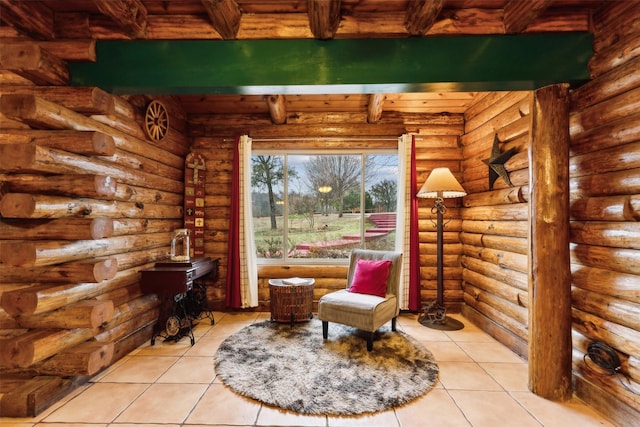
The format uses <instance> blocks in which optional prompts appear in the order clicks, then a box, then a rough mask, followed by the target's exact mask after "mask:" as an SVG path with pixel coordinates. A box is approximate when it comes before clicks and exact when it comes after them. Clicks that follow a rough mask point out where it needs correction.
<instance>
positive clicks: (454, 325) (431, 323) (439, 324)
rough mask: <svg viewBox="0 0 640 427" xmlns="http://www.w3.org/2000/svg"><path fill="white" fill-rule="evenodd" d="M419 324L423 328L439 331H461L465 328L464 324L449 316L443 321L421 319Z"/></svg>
mask: <svg viewBox="0 0 640 427" xmlns="http://www.w3.org/2000/svg"><path fill="white" fill-rule="evenodd" d="M419 322H420V324H421V325H422V326H426V327H427V328H431V329H437V330H439V331H459V330H460V329H462V328H464V323H462V322H461V321H459V320H456V319H454V318H452V317H449V316H444V319H442V320H431V319H419Z"/></svg>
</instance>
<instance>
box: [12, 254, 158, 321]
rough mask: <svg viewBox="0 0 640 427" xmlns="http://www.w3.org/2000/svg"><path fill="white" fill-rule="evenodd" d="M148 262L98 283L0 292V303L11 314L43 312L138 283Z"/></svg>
mask: <svg viewBox="0 0 640 427" xmlns="http://www.w3.org/2000/svg"><path fill="white" fill-rule="evenodd" d="M152 266H153V263H151V264H150V265H149V264H145V265H141V266H138V267H134V268H130V269H128V270H124V271H119V272H118V274H116V276H115V277H114V278H113V279H109V280H105V281H103V282H100V283H73V284H61V285H55V286H51V285H41V286H31V287H23V288H20V289H15V290H12V291H8V292H3V293H2V296H1V298H0V305H1V306H2V308H4V310H5V311H6V312H7V313H9V314H10V315H12V316H20V315H22V316H31V315H36V314H41V313H46V312H48V311H52V310H56V309H58V308H61V307H64V306H66V305H68V304H73V303H76V302H79V301H82V300H86V299H90V298H94V297H96V296H98V295H101V294H103V293H106V292H110V291H112V290H114V289H118V288H122V287H126V286H131V285H133V284H135V283H139V281H140V273H139V271H140V270H143V269H145V268H151V267H152Z"/></svg>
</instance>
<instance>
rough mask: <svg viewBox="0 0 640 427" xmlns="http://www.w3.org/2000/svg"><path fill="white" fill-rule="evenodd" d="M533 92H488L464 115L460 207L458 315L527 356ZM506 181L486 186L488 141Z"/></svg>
mask: <svg viewBox="0 0 640 427" xmlns="http://www.w3.org/2000/svg"><path fill="white" fill-rule="evenodd" d="M530 110H531V94H530V93H528V92H494V93H490V94H487V95H486V96H484V98H482V99H480V100H479V101H478V102H477V103H475V105H473V106H471V108H469V109H468V110H467V112H466V113H465V134H464V136H463V137H462V145H463V150H462V151H463V156H464V160H463V161H462V165H463V170H464V173H463V176H464V184H463V185H464V188H465V189H466V190H467V193H468V194H467V196H465V197H464V199H463V200H464V209H463V210H462V215H461V217H462V233H461V241H462V244H463V256H462V265H463V266H464V270H463V271H462V275H463V279H464V281H463V287H464V295H463V297H464V302H465V306H464V307H463V314H464V315H465V316H466V317H468V318H470V319H472V320H474V321H475V322H476V323H478V324H480V325H482V327H483V328H484V329H485V330H487V331H488V332H489V333H491V334H492V335H494V336H495V337H496V338H497V339H499V340H500V341H501V342H503V343H504V344H505V345H507V346H508V347H510V348H511V349H513V350H514V351H515V352H516V353H518V354H520V355H522V356H525V357H526V355H527V343H528V331H527V325H528V311H527V308H528V304H529V303H528V301H529V295H528V288H527V286H528V284H527V283H528V280H527V268H528V267H527V252H528V237H527V236H528V232H529V206H528V201H529V157H528V149H529V145H530V141H529V138H530V128H531V115H530V113H531V111H530ZM496 138H497V140H498V141H499V149H500V152H501V153H504V152H506V151H508V150H511V149H513V150H514V152H513V155H512V156H511V157H510V158H509V159H508V160H507V161H506V162H505V163H504V168H505V170H506V171H507V172H508V175H509V178H510V180H511V184H512V185H513V186H509V185H508V184H507V183H506V182H505V181H504V180H503V179H502V178H500V177H499V178H498V179H497V180H496V181H495V183H494V185H493V189H490V188H489V166H488V165H487V164H486V163H485V162H484V160H487V159H489V158H490V157H491V152H492V148H493V145H494V140H495V139H496Z"/></svg>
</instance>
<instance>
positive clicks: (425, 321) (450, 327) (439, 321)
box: [418, 300, 464, 331]
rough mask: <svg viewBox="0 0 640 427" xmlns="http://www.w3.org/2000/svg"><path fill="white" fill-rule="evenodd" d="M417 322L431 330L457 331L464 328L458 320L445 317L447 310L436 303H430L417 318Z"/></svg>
mask: <svg viewBox="0 0 640 427" xmlns="http://www.w3.org/2000/svg"><path fill="white" fill-rule="evenodd" d="M418 322H419V323H420V324H421V325H423V326H426V327H428V328H431V329H438V330H440V331H458V330H460V329H462V328H464V323H462V322H461V321H459V320H456V319H453V318H451V317H449V316H447V309H446V308H445V307H443V306H442V305H440V304H438V301H437V300H435V301H432V302H431V303H429V304H428V305H427V306H426V307H425V308H424V311H423V312H422V313H421V314H420V316H418Z"/></svg>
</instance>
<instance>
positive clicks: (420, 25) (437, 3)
mask: <svg viewBox="0 0 640 427" xmlns="http://www.w3.org/2000/svg"><path fill="white" fill-rule="evenodd" d="M443 5H444V0H415V1H410V2H409V6H408V7H407V13H406V15H405V18H404V26H405V28H406V29H407V32H408V33H409V34H410V35H412V36H422V35H424V34H426V33H427V31H429V29H431V27H432V26H433V24H434V23H435V22H436V19H438V15H440V12H441V11H442V6H443Z"/></svg>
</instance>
